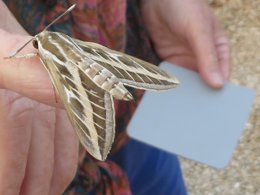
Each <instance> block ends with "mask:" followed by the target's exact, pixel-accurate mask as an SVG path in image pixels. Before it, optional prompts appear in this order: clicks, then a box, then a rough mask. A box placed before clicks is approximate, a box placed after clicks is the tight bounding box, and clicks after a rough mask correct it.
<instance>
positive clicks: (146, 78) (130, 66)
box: [72, 39, 179, 90]
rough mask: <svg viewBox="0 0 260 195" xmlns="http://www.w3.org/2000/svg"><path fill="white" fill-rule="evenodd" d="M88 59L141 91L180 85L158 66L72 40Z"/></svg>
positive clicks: (105, 48)
mask: <svg viewBox="0 0 260 195" xmlns="http://www.w3.org/2000/svg"><path fill="white" fill-rule="evenodd" d="M72 41H74V43H75V44H77V45H78V46H79V48H80V49H81V50H82V51H84V52H86V53H87V54H86V55H87V57H90V58H91V59H92V60H94V61H96V62H97V63H98V64H100V65H102V66H103V67H104V68H106V69H107V70H109V71H110V72H112V73H113V74H114V75H115V76H116V77H117V78H118V79H119V80H120V81H121V82H122V83H123V84H125V85H128V86H131V87H134V88H140V89H150V90H166V89H169V88H173V87H175V86H176V85H178V84H179V82H178V80H177V79H176V78H175V77H174V76H171V75H169V74H167V73H166V72H165V71H163V70H161V69H160V68H158V67H157V66H155V65H153V64H151V63H148V62H145V61H143V60H140V59H138V58H135V57H133V56H130V55H127V54H123V53H121V52H118V51H114V50H111V49H109V48H107V47H104V46H102V45H99V44H96V43H92V42H83V41H80V40H77V39H72Z"/></svg>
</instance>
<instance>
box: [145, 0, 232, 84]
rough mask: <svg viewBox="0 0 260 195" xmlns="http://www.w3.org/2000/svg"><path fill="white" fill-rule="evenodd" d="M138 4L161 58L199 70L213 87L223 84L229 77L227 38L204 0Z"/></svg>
mask: <svg viewBox="0 0 260 195" xmlns="http://www.w3.org/2000/svg"><path fill="white" fill-rule="evenodd" d="M141 6H142V7H141V8H142V15H143V18H144V22H145V25H146V27H147V29H148V31H149V33H150V36H151V38H152V40H153V42H154V46H155V49H156V51H157V53H158V55H159V56H160V57H161V58H162V59H163V60H167V61H170V62H172V63H176V64H179V65H181V66H183V67H186V68H189V69H192V70H196V71H199V73H200V74H201V76H202V78H203V79H204V80H205V82H206V83H207V84H208V85H209V86H211V87H213V88H219V87H222V86H223V85H224V83H225V81H226V80H227V79H228V77H229V67H230V59H229V58H230V47H229V41H228V38H227V37H226V35H225V33H224V30H223V29H222V28H221V26H220V24H219V22H218V21H217V19H216V17H215V16H214V15H213V12H212V10H211V9H210V7H209V6H208V5H207V4H206V3H205V1H201V0H196V1H195V0H161V1H157V0H142V4H141Z"/></svg>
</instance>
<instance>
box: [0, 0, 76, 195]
mask: <svg viewBox="0 0 260 195" xmlns="http://www.w3.org/2000/svg"><path fill="white" fill-rule="evenodd" d="M1 6H3V3H2V2H0V9H2V8H3V9H2V10H1V12H0V18H1V16H5V17H6V16H7V15H8V12H7V13H5V14H4V11H6V9H4V7H1ZM1 14H3V15H1ZM7 18H8V17H7ZM8 24H12V25H11V26H8ZM2 29H5V30H2ZM7 31H8V32H7ZM11 32H16V33H17V34H11ZM18 34H20V35H18ZM30 38H31V37H29V36H28V35H27V34H26V32H25V31H24V30H23V29H21V27H20V26H19V25H18V24H17V22H16V21H14V20H12V21H11V22H6V23H1V24H0V43H1V47H0V194H8V195H17V194H20V195H30V194H31V195H37V194H41V195H42V194H48V195H49V194H51V195H56V194H61V193H62V192H63V191H64V190H65V188H66V187H67V186H68V184H69V183H70V182H71V180H72V179H73V177H74V175H75V172H76V169H77V164H78V139H77V137H76V135H75V132H74V130H73V128H72V126H71V124H70V122H69V120H68V117H67V115H66V113H65V111H64V110H63V109H60V107H61V106H60V105H61V104H59V103H57V102H56V100H55V92H54V89H53V87H52V85H51V82H50V80H49V78H48V75H47V73H46V70H45V69H44V68H43V66H42V65H41V63H40V61H39V59H37V58H34V59H10V60H4V59H3V57H6V56H9V55H10V54H12V53H13V52H15V51H16V50H17V49H18V48H19V47H21V45H22V44H24V43H25V42H26V41H27V40H29V39H30ZM33 51H34V49H33V48H32V47H30V46H28V47H26V48H25V49H24V50H23V52H24V53H31V52H33ZM33 99H34V100H37V101H34V100H33ZM39 102H42V103H39ZM43 103H45V104H43ZM46 104H48V105H46ZM50 105H51V106H50ZM53 105H55V106H56V107H53Z"/></svg>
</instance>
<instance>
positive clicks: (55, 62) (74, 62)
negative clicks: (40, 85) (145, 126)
mask: <svg viewBox="0 0 260 195" xmlns="http://www.w3.org/2000/svg"><path fill="white" fill-rule="evenodd" d="M74 7H75V4H74V5H72V6H71V7H70V8H69V9H68V10H67V11H65V12H64V13H63V14H61V15H60V16H59V17H57V18H56V19H55V20H54V21H53V22H52V23H51V24H49V25H48V26H47V27H46V28H45V29H44V30H43V31H42V32H40V33H39V34H37V35H35V36H34V37H33V38H32V39H31V40H29V41H28V42H27V43H25V44H24V45H23V46H22V47H21V48H20V49H18V50H17V52H16V53H15V54H14V55H12V56H9V57H7V58H20V57H25V58H30V57H33V56H38V57H39V58H40V60H41V62H42V64H43V65H44V67H45V68H46V70H47V71H48V73H49V76H50V79H51V81H52V84H53V86H54V88H55V91H56V92H57V94H58V96H59V97H60V99H61V100H62V102H63V104H64V107H65V109H66V112H67V114H68V117H69V119H70V121H71V123H72V125H73V127H74V129H75V130H76V132H77V135H78V137H79V140H80V142H81V144H82V145H83V146H84V148H85V149H86V150H87V151H88V153H89V154H91V155H92V156H93V157H94V158H96V159H97V160H105V159H106V157H107V155H108V153H109V151H110V149H111V146H112V143H113V141H114V137H115V110H114V103H113V98H115V99H118V100H124V101H131V100H133V96H132V94H131V93H130V92H129V91H128V90H127V89H126V88H125V86H130V87H133V88H138V89H145V90H167V89H170V88H173V87H175V86H176V85H177V84H178V80H177V79H176V78H175V77H173V76H170V75H169V74H167V73H166V72H164V71H163V70H161V69H159V68H158V67H156V66H155V65H152V64H150V63H148V62H145V61H142V60H140V59H137V58H135V57H132V56H130V55H126V54H123V53H120V52H117V51H114V50H111V49H109V48H106V47H104V46H102V45H99V44H96V43H92V42H83V41H80V40H78V39H73V38H71V37H69V36H67V35H65V34H63V33H59V32H50V31H48V30H47V29H48V27H49V26H50V25H52V24H53V23H54V22H56V21H57V20H58V19H60V18H61V17H62V16H64V15H65V14H67V13H68V12H70V11H71V10H72V9H73V8H74ZM30 42H32V43H33V46H34V47H35V48H36V49H37V53H33V54H26V55H23V56H18V55H17V53H19V52H20V51H21V50H22V49H23V48H24V47H25V46H26V45H27V44H29V43H30Z"/></svg>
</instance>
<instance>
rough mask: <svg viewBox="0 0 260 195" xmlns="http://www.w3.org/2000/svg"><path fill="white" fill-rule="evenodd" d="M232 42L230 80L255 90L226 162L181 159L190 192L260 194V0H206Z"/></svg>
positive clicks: (238, 194) (219, 194)
mask: <svg viewBox="0 0 260 195" xmlns="http://www.w3.org/2000/svg"><path fill="white" fill-rule="evenodd" d="M208 2H209V3H210V5H211V7H212V8H213V9H214V12H215V14H216V15H217V16H218V17H219V19H220V21H221V22H222V24H223V26H224V28H225V29H226V31H227V33H228V35H229V37H230V40H231V45H232V74H231V78H230V80H231V82H233V83H236V84H240V85H243V86H247V87H250V88H253V89H255V90H256V98H255V102H254V106H253V109H252V112H251V115H250V118H249V120H248V122H247V124H246V125H245V130H244V132H243V136H242V137H241V139H240V142H239V144H238V146H237V148H236V151H235V152H234V155H233V158H232V160H231V161H230V163H229V165H228V166H227V167H226V168H225V169H223V170H216V169H214V168H211V167H208V166H206V165H202V164H198V163H196V162H193V161H190V160H187V159H183V158H181V163H182V168H183V172H184V177H185V180H186V184H187V187H188V190H189V194H190V195H260V0H208Z"/></svg>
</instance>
